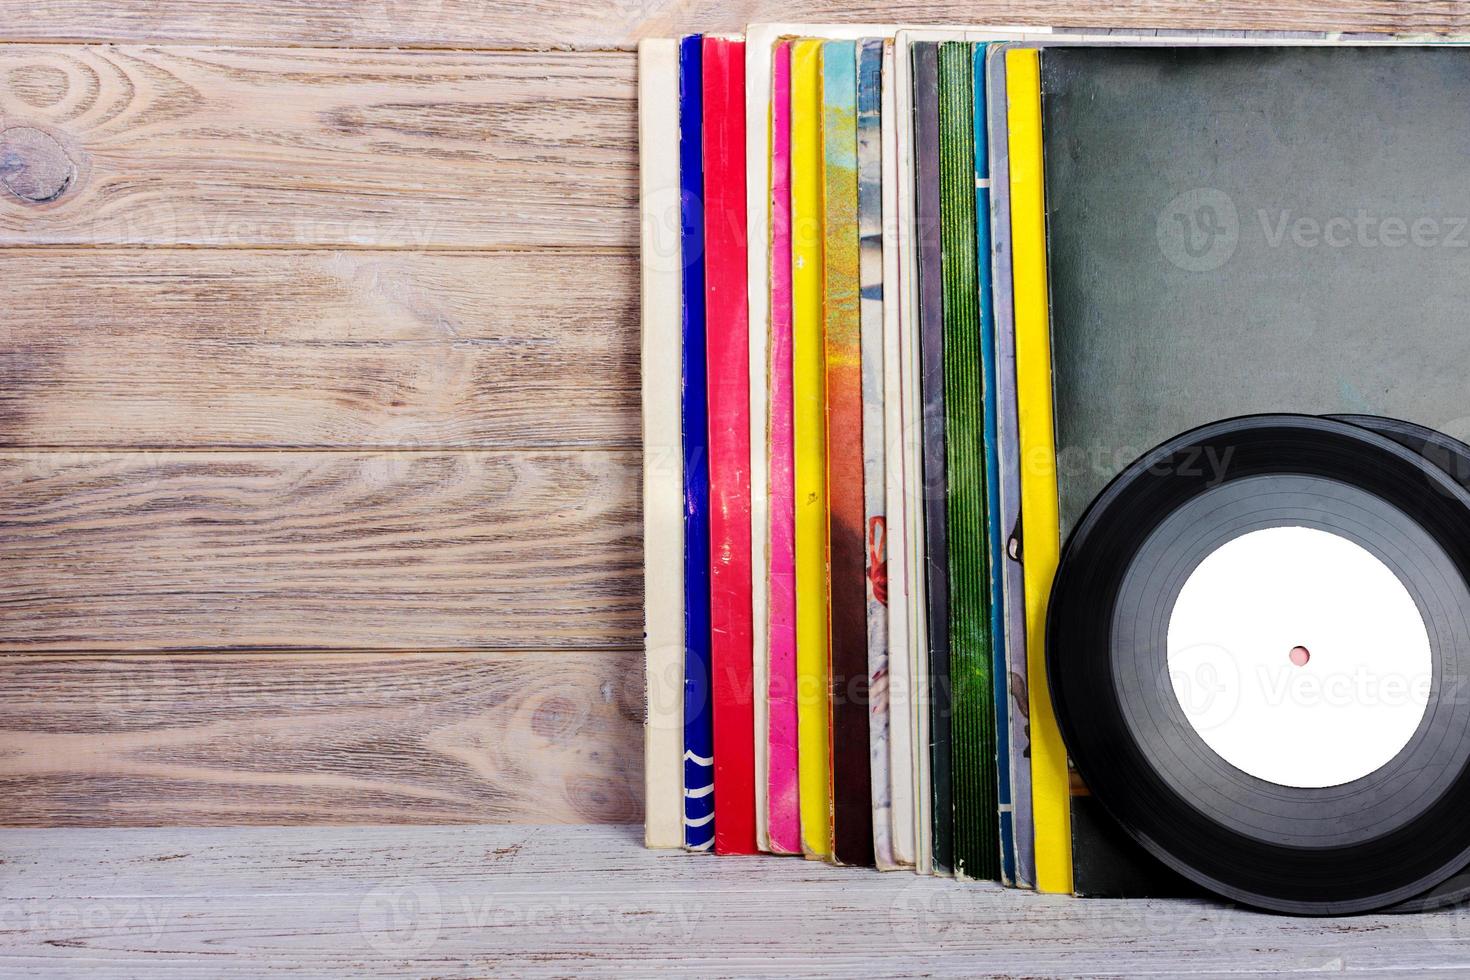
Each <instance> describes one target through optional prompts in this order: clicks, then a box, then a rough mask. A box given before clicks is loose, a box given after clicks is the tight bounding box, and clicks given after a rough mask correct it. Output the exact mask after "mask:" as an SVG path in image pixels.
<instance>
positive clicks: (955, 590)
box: [938, 41, 1001, 880]
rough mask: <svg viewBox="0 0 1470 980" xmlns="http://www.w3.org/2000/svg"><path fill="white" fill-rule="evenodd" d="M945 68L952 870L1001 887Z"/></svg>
mask: <svg viewBox="0 0 1470 980" xmlns="http://www.w3.org/2000/svg"><path fill="white" fill-rule="evenodd" d="M938 61H939V140H940V146H939V171H940V212H941V217H942V222H941V228H940V241H941V275H942V281H943V289H944V303H943V320H944V339H943V361H944V403H945V456H946V467H945V468H946V474H947V480H946V487H945V498H946V511H947V520H946V526H947V532H948V551H949V598H950V604H949V609H950V683H951V695H950V697H951V705H952V716H951V724H952V731H953V736H952V743H951V758H952V769H951V773H952V779H953V790H952V794H953V801H954V811H955V829H954V861H955V873H956V874H957V875H960V876H963V877H967V878H980V879H992V880H993V879H998V878H1000V877H1001V874H1000V852H1001V847H1000V838H999V804H998V801H997V777H996V739H995V703H994V695H993V691H994V688H993V685H992V682H991V681H992V678H991V669H992V666H993V662H992V659H991V649H990V622H989V619H990V601H989V600H990V591H989V558H990V552H989V540H988V527H987V524H986V508H985V501H986V498H985V487H986V483H985V448H984V424H985V416H984V380H983V367H984V363H983V360H982V357H981V342H980V327H981V319H980V291H979V280H978V277H977V274H976V252H975V249H976V233H975V143H974V139H975V125H974V98H975V87H974V81H973V78H972V75H971V72H972V71H973V58H972V52H971V48H970V45H969V44H968V43H966V42H961V41H947V42H944V43H942V44H940V46H939V55H938Z"/></svg>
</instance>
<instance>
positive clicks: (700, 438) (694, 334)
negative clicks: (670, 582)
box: [679, 34, 715, 851]
mask: <svg viewBox="0 0 1470 980" xmlns="http://www.w3.org/2000/svg"><path fill="white" fill-rule="evenodd" d="M702 45H703V38H702V37H701V36H700V35H697V34H695V35H690V36H687V37H684V38H683V39H681V40H680V42H679V190H680V226H681V229H680V232H681V233H680V241H681V245H682V249H683V256H682V259H683V286H684V290H683V292H684V300H683V302H684V309H683V333H684V353H683V410H682V415H683V419H682V422H683V430H684V610H685V611H684V627H685V628H684V846H685V847H687V848H689V849H690V850H696V851H707V850H709V849H710V847H711V846H712V845H713V844H714V839H715V793H714V713H713V711H712V707H711V702H710V591H709V568H710V561H709V559H710V555H709V548H710V543H709V542H710V537H709V532H710V525H709V517H710V515H709V410H708V402H707V401H706V394H707V391H706V389H707V383H706V382H707V373H706V366H705V316H704V158H703V155H702V146H703V121H704V117H703V85H702V81H701V80H702V78H703V71H704V66H703V57H702V53H701V52H702Z"/></svg>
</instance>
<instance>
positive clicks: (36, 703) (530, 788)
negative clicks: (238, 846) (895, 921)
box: [0, 652, 643, 826]
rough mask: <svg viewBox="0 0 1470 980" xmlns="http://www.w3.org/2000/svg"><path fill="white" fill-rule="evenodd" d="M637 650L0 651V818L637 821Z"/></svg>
mask: <svg viewBox="0 0 1470 980" xmlns="http://www.w3.org/2000/svg"><path fill="white" fill-rule="evenodd" d="M638 660H639V656H638V654H636V653H589V652H565V653H560V654H557V655H554V656H537V655H535V654H528V653H485V654H399V655H373V654H348V655H335V654H322V653H312V654H267V655H249V654H209V655H203V656H199V655H192V654H191V655H183V654H181V655H177V656H145V657H127V658H96V657H90V658H89V657H47V656H20V657H9V658H5V659H3V660H0V687H3V688H4V690H5V692H6V697H5V698H3V699H0V785H3V786H4V787H5V792H4V793H0V825H5V826H102V825H106V826H158V825H161V824H191V825H210V824H341V823H499V822H506V821H510V822H517V821H518V822H522V823H524V822H569V823H583V822H599V821H609V820H611V821H627V820H636V819H638V818H639V815H640V810H641V804H640V802H639V798H640V796H641V792H640V789H639V781H640V779H641V772H642V762H641V751H642V732H643V728H642V714H643V712H642V708H643V691H642V686H641V684H639V683H637V681H638V677H639V674H638Z"/></svg>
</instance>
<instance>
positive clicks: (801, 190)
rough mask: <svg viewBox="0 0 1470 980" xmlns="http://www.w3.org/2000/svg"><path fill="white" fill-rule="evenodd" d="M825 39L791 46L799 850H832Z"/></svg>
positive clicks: (817, 853)
mask: <svg viewBox="0 0 1470 980" xmlns="http://www.w3.org/2000/svg"><path fill="white" fill-rule="evenodd" d="M823 238H824V236H823V222H822V42H821V41H797V42H795V43H794V44H792V46H791V264H792V270H791V308H792V309H791V316H792V338H791V340H792V342H791V360H792V428H793V444H794V448H793V455H794V463H795V471H796V472H795V485H796V681H797V684H796V690H797V709H796V712H797V714H796V728H797V753H798V755H797V785H798V792H799V794H800V799H801V803H800V809H801V838H802V850H803V852H804V853H805V854H806V856H807V857H809V858H817V859H824V858H827V857H828V856H829V855H830V854H831V851H832V801H831V777H830V763H829V760H830V757H831V747H830V744H829V738H828V718H827V687H828V663H827V410H826V385H827V377H826V363H825V359H824V353H823V343H824V341H823V329H822V289H823V277H822V269H823V266H822V247H823Z"/></svg>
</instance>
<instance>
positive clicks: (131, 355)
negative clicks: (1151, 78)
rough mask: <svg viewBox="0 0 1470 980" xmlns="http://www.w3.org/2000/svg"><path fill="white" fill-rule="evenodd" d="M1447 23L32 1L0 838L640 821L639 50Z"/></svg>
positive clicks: (1443, 27) (1244, 6) (1386, 18)
mask: <svg viewBox="0 0 1470 980" xmlns="http://www.w3.org/2000/svg"><path fill="white" fill-rule="evenodd" d="M773 19H779V20H788V21H792V20H808V21H829V20H844V21H897V20H905V21H913V22H929V23H953V22H972V21H982V20H984V21H990V22H1009V23H1034V24H1040V23H1057V24H1073V25H1078V26H1088V25H1091V26H1099V25H1116V26H1129V27H1139V28H1148V27H1176V28H1211V27H1214V28H1244V27H1258V28H1267V29H1302V30H1330V29H1343V30H1356V31H1370V30H1398V31H1406V30H1422V31H1434V30H1438V31H1451V30H1454V31H1467V30H1470V6H1467V4H1465V3H1462V2H1441V0H1416V2H1389V0H1350V2H1339V3H1336V4H1333V5H1328V4H1296V5H1282V4H1280V3H1273V2H1267V0H1215V2H1210V3H1200V2H1198V0H1147V2H1115V3H1104V4H1098V3H1086V2H1083V0H1035V2H1027V3H1019V2H1011V0H1000V2H976V3H968V2H967V3H958V2H938V3H933V2H925V3H918V2H915V0H897V2H891V3H879V2H873V0H785V2H780V3H777V2H775V0H742V2H730V0H612V2H607V0H600V2H589V0H582V2H577V3H572V2H567V0H361V2H344V0H101V2H99V0H36V2H34V3H28V4H25V5H24V9H23V10H19V9H17V10H15V11H11V12H10V15H9V16H6V17H5V18H3V20H0V185H3V186H0V790H3V792H0V824H4V825H15V826H26V825H32V826H55V825H91V826H109V825H111V826H124V825H150V824H237V823H262V824H315V823H352V822H365V823H425V822H428V823H437V822H499V821H510V822H585V821H631V820H637V819H639V817H640V811H641V802H640V799H639V797H640V793H641V789H640V787H641V778H642V775H641V761H640V751H641V748H640V747H641V737H642V736H641V729H640V718H641V713H642V684H641V677H640V674H639V661H640V653H639V642H640V635H641V633H640V629H641V603H642V593H641V588H642V586H641V580H640V548H641V544H640V534H641V527H640V521H639V500H638V494H639V490H638V487H639V482H638V467H639V461H640V460H639V452H638V416H637V398H638V394H637V390H638V367H637V353H636V352H637V300H636V298H635V297H636V295H637V293H636V289H637V271H638V270H637V253H636V247H637V213H636V207H637V197H636V186H637V185H636V178H637V173H636V166H637V147H636V126H635V122H636V119H635V110H636V106H635V94H634V83H635V71H636V63H635V57H634V55H633V54H632V49H633V47H634V45H635V44H636V42H637V40H638V39H639V38H641V37H644V36H652V35H668V34H671V33H676V32H680V31H686V30H711V31H737V30H739V29H740V28H741V27H743V25H744V24H746V23H747V22H752V21H759V20H773Z"/></svg>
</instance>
